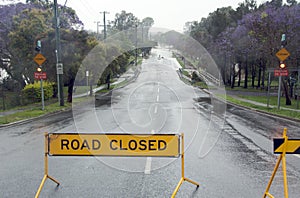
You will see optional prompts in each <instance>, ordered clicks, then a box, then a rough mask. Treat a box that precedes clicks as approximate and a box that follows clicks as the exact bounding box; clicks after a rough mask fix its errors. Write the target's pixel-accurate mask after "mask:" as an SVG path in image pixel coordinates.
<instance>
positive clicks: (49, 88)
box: [22, 81, 53, 103]
mask: <svg viewBox="0 0 300 198" xmlns="http://www.w3.org/2000/svg"><path fill="white" fill-rule="evenodd" d="M43 89H44V99H45V100H47V99H49V98H51V97H52V96H53V83H52V82H47V81H43ZM22 95H23V99H24V100H25V101H23V102H24V103H34V102H40V101H41V100H42V95H41V84H40V81H35V82H34V84H28V85H26V86H25V87H24V89H23V90H22Z"/></svg>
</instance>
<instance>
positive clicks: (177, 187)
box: [171, 133, 199, 198]
mask: <svg viewBox="0 0 300 198" xmlns="http://www.w3.org/2000/svg"><path fill="white" fill-rule="evenodd" d="M181 150H182V153H181V179H180V181H179V182H178V184H177V186H176V188H175V190H174V192H173V194H172V196H171V198H174V197H175V196H176V193H177V192H178V190H179V188H180V186H181V184H182V183H183V182H184V181H187V182H190V183H192V184H194V185H196V186H197V188H198V187H199V184H198V183H197V182H194V181H192V180H190V179H188V178H186V177H185V176H184V136H183V133H182V134H181Z"/></svg>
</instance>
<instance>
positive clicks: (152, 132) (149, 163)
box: [144, 130, 155, 175]
mask: <svg viewBox="0 0 300 198" xmlns="http://www.w3.org/2000/svg"><path fill="white" fill-rule="evenodd" d="M151 134H155V132H154V130H151ZM151 162H152V157H147V161H146V165H145V171H144V173H145V174H146V175H150V173H151Z"/></svg>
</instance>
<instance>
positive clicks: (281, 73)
mask: <svg viewBox="0 0 300 198" xmlns="http://www.w3.org/2000/svg"><path fill="white" fill-rule="evenodd" d="M288 75H289V72H288V70H287V69H275V70H274V76H288Z"/></svg>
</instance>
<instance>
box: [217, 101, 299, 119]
mask: <svg viewBox="0 0 300 198" xmlns="http://www.w3.org/2000/svg"><path fill="white" fill-rule="evenodd" d="M222 98H223V99H225V97H224V96H223V97H222ZM226 100H227V101H229V102H231V103H234V104H237V105H241V106H245V107H248V108H252V109H255V110H259V111H262V112H266V113H269V114H274V115H279V116H284V117H287V118H293V119H297V120H299V121H300V113H299V112H297V111H292V110H287V109H280V110H279V109H277V107H274V108H270V107H269V108H268V107H266V106H260V105H256V104H252V103H249V102H245V101H241V100H238V99H236V98H234V97H231V96H228V95H227V96H226Z"/></svg>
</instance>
